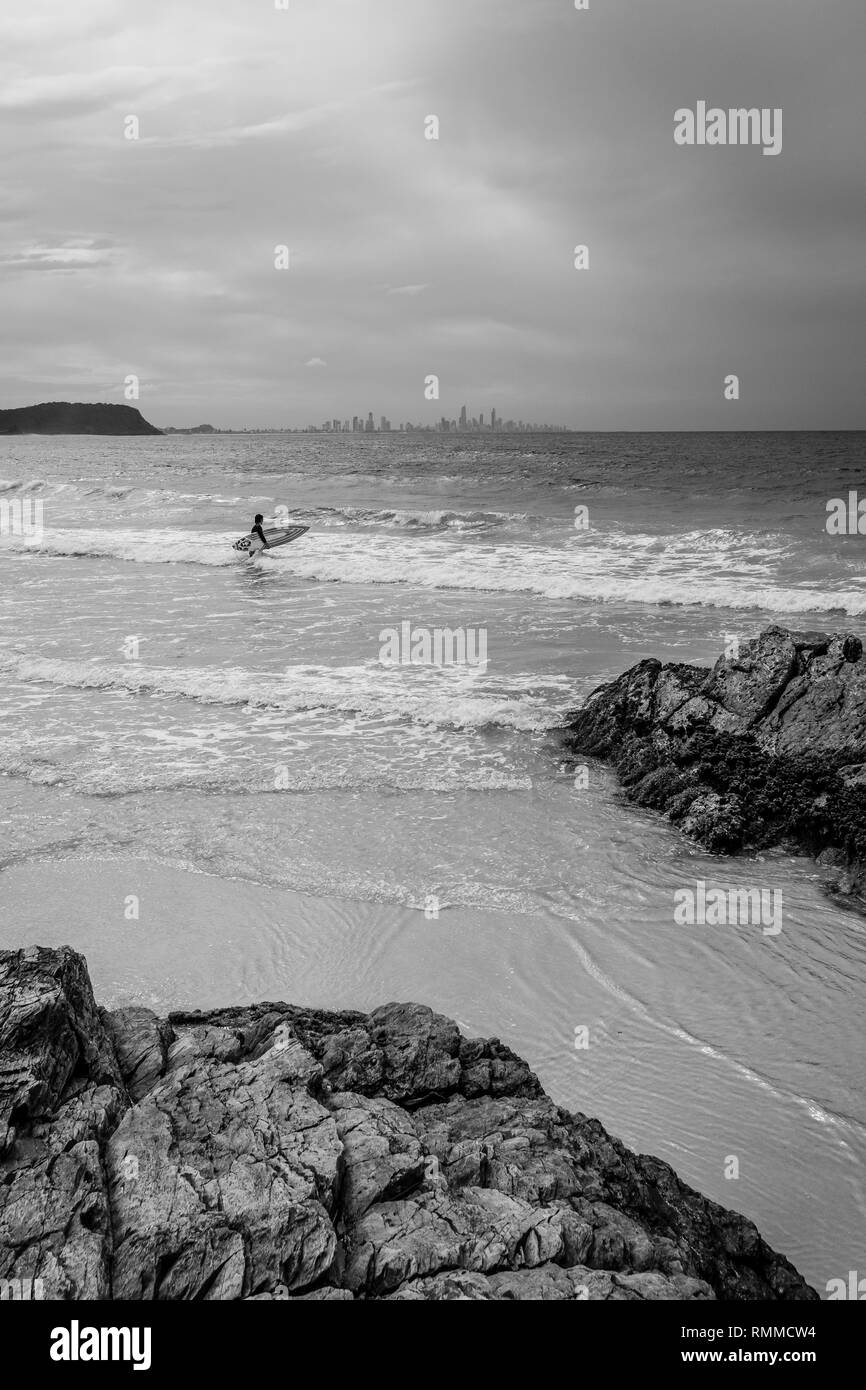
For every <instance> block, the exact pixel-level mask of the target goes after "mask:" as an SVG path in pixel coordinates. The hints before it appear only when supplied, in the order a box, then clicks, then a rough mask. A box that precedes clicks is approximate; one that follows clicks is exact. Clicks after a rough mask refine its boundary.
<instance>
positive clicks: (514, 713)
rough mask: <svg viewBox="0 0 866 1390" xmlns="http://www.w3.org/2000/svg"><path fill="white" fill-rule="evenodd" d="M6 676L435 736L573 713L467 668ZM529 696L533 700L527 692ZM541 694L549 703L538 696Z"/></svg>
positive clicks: (524, 726) (558, 683)
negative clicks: (403, 723)
mask: <svg viewBox="0 0 866 1390" xmlns="http://www.w3.org/2000/svg"><path fill="white" fill-rule="evenodd" d="M0 673H2V674H3V675H5V676H7V677H10V678H12V679H17V680H24V681H46V682H48V683H50V684H52V685H63V686H70V687H74V688H75V689H79V690H128V691H131V692H133V693H135V694H141V695H163V696H175V697H179V698H181V699H189V700H199V701H201V702H202V703H203V704H214V705H246V706H249V707H250V708H251V709H275V710H280V711H282V712H284V713H286V714H295V713H301V712H303V711H312V710H334V711H338V712H340V713H344V714H359V715H364V716H368V717H374V718H384V719H388V720H402V719H408V720H411V721H412V722H413V723H416V724H419V725H428V726H431V727H434V728H456V729H483V728H487V727H490V726H498V727H500V728H506V729H515V730H521V731H524V732H534V731H542V730H546V729H552V728H556V727H558V726H559V725H560V724H561V723H562V720H563V717H564V715H565V713H566V711H567V710H568V709H571V708H573V707H574V705H575V704H576V703H577V691H576V687H575V686H574V685H573V683H572V682H570V681H568V680H567V679H566V678H565V677H552V676H551V677H543V678H539V677H538V676H532V675H517V676H512V677H509V678H507V679H506V678H504V677H498V678H496V679H495V680H494V679H491V678H490V677H489V676H488V675H487V674H486V673H482V672H481V671H479V670H478V669H476V668H468V667H456V666H455V667H443V668H431V667H422V666H417V667H400V666H381V665H379V664H378V663H373V662H371V663H369V664H367V665H363V666H361V665H359V666H339V667H326V666H290V667H288V668H287V669H286V670H284V671H283V672H279V673H278V672H261V673H257V672H254V671H248V670H246V669H244V668H243V667H233V668H229V669H228V670H213V669H208V668H203V667H187V668H186V669H182V670H178V669H176V668H174V667H145V666H140V665H138V664H132V663H130V664H129V665H123V666H119V665H109V664H106V663H102V662H87V661H62V660H55V659H53V658H49V657H32V656H27V655H24V654H22V653H13V654H5V655H3V656H0ZM529 688H531V689H532V690H533V692H534V693H533V694H531V695H528V694H525V693H524V692H525V691H526V690H527V689H529ZM539 690H541V691H542V692H543V693H541V694H539V693H535V692H538V691H539Z"/></svg>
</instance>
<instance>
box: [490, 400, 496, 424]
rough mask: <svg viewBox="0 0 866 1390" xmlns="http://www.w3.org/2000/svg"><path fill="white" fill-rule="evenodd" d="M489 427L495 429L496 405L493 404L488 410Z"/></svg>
mask: <svg viewBox="0 0 866 1390" xmlns="http://www.w3.org/2000/svg"><path fill="white" fill-rule="evenodd" d="M490 428H491V429H492V430H495V429H496V407H495V406H494V407H493V409H492V410H491V412H490Z"/></svg>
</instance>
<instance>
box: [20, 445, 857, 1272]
mask: <svg viewBox="0 0 866 1390" xmlns="http://www.w3.org/2000/svg"><path fill="white" fill-rule="evenodd" d="M859 457H862V437H860V436H852V435H849V436H830V435H822V436H772V435H760V436H744V437H737V436H692V435H689V436H645V437H640V436H621V437H618V436H582V437H575V438H565V437H563V438H557V439H554V440H551V439H549V438H542V437H516V436H515V437H512V438H511V439H506V438H496V439H481V438H475V439H468V438H462V437H461V438H451V439H449V438H447V437H446V438H437V437H434V436H427V437H424V436H415V437H410V438H407V439H402V438H399V437H392V438H390V439H388V438H385V437H381V436H380V437H376V438H373V439H369V440H368V439H360V440H359V439H351V438H348V439H341V438H339V437H336V438H330V437H319V438H317V437H315V436H284V437H275V436H249V437H242V436H219V437H217V438H214V439H195V438H192V439H190V438H178V437H166V438H161V439H154V440H149V439H148V440H122V441H118V440H98V439H96V440H91V439H81V438H67V439H37V438H27V439H21V440H9V439H4V440H0V478H3V479H5V483H3V484H0V486H2V487H3V488H4V489H5V490H4V491H2V492H0V497H5V498H7V499H9V500H12V501H14V500H15V499H16V498H17V499H19V500H24V499H27V498H29V499H30V500H31V502H32V503H34V502H35V501H36V500H37V499H38V500H41V502H42V518H43V525H44V532H43V534H42V535H41V537H36V536H32V535H26V534H25V535H6V536H3V537H0V577H2V588H0V621H2V627H0V677H2V681H0V712H2V724H0V727H2V731H3V732H2V736H0V770H2V771H3V772H4V773H5V774H6V776H5V777H3V778H2V779H0V814H2V817H3V823H4V840H3V851H2V865H3V867H4V872H3V874H2V879H0V884H2V886H3V890H4V892H3V896H4V903H5V905H6V909H7V910H6V911H5V912H4V914H3V921H2V925H0V942H2V944H4V945H16V944H19V943H20V942H24V941H34V940H42V941H46V942H47V941H49V940H50V941H58V942H59V941H62V940H66V941H69V942H70V943H71V944H73V945H75V946H77V947H79V948H80V949H83V950H84V951H85V952H86V954H87V955H88V959H89V961H90V964H91V968H92V970H93V973H94V979H95V982H96V985H97V991H98V993H99V996H100V998H101V999H102V1000H103V1001H104V1002H106V1003H112V1004H116V1003H119V1002H129V1001H130V1000H139V1001H142V1002H146V1003H148V1004H150V1005H151V1006H152V1007H155V1008H158V1009H163V1010H164V1009H166V1008H169V1007H176V1006H180V1005H184V1006H201V1007H205V1006H208V1005H213V1004H217V1003H229V1002H239V1001H240V1000H247V999H249V1000H252V999H255V998H261V997H272V998H273V997H284V998H288V999H291V1000H292V1001H294V1002H309V1003H315V1004H321V1005H325V1006H331V1007H339V1006H357V1007H362V1008H367V1007H372V1006H375V1005H376V1004H378V1003H382V1002H385V1001H386V1000H387V999H390V998H404V999H406V998H417V999H420V1000H423V1001H425V1002H428V1003H430V1004H431V1005H433V1006H434V1007H437V1008H439V1009H441V1010H442V1011H444V1012H446V1013H448V1014H450V1015H452V1016H454V1017H456V1018H457V1019H458V1021H459V1022H460V1023H461V1025H462V1026H464V1027H466V1028H467V1029H468V1030H469V1031H472V1032H478V1033H484V1034H491V1033H492V1034H496V1035H498V1036H500V1037H502V1038H503V1039H504V1040H505V1041H506V1042H508V1043H509V1044H510V1045H511V1046H513V1047H514V1048H515V1049H516V1050H517V1051H519V1052H520V1053H522V1054H523V1055H525V1056H526V1057H527V1058H528V1059H529V1060H530V1062H531V1063H532V1065H533V1067H534V1068H535V1069H536V1070H537V1071H538V1073H539V1075H540V1077H541V1079H542V1081H543V1083H544V1084H545V1086H546V1087H547V1089H548V1090H549V1091H550V1092H551V1094H552V1095H554V1097H555V1098H556V1099H557V1100H558V1101H560V1102H562V1103H563V1104H566V1105H568V1106H569V1107H570V1108H574V1109H580V1110H583V1111H584V1112H586V1113H589V1114H595V1115H598V1116H599V1118H600V1119H601V1120H602V1121H603V1122H604V1123H605V1125H606V1126H607V1127H608V1128H609V1129H611V1131H612V1132H614V1133H617V1134H619V1135H621V1137H622V1138H623V1139H625V1140H626V1142H628V1143H629V1144H630V1145H632V1146H633V1147H635V1148H638V1149H640V1150H642V1151H644V1152H652V1153H657V1154H659V1155H660V1156H661V1157H663V1158H666V1159H668V1160H669V1161H670V1162H671V1163H673V1164H674V1166H675V1167H676V1168H677V1170H678V1171H679V1172H680V1174H681V1175H682V1176H683V1177H684V1178H685V1179H686V1180H687V1181H690V1182H692V1183H693V1184H694V1185H695V1186H697V1187H699V1188H700V1189H701V1190H702V1191H704V1192H706V1193H708V1194H709V1195H711V1196H713V1197H714V1198H716V1199H717V1200H718V1201H720V1202H723V1203H725V1204H726V1205H728V1206H732V1207H735V1208H737V1209H738V1210H740V1211H744V1212H746V1213H747V1214H748V1215H750V1216H752V1217H753V1218H754V1219H755V1220H756V1222H757V1224H758V1226H759V1228H760V1229H761V1231H762V1234H764V1235H765V1236H766V1238H767V1239H768V1240H769V1241H770V1242H771V1243H772V1244H774V1245H776V1246H777V1247H778V1248H780V1249H781V1250H783V1251H784V1253H785V1254H787V1255H788V1256H789V1257H790V1258H791V1259H792V1260H793V1261H794V1262H795V1263H796V1264H797V1265H798V1266H799V1267H800V1268H801V1269H802V1270H803V1272H804V1273H805V1274H806V1276H807V1277H808V1278H809V1279H810V1280H811V1281H812V1282H813V1283H814V1284H815V1285H816V1287H818V1288H819V1290H821V1291H822V1292H823V1290H824V1287H825V1285H826V1282H827V1280H828V1279H830V1278H835V1277H840V1276H842V1277H844V1276H846V1275H847V1271H848V1270H849V1269H852V1268H858V1267H859V1266H858V1258H859V1259H860V1262H861V1263H862V1259H863V1255H862V1250H863V1246H864V1236H866V1185H864V1158H866V1103H864V1095H863V1077H862V1063H861V1058H862V1045H861V1044H860V1041H859V1033H860V1029H859V1017H860V1012H861V1003H862V998H863V984H864V978H866V930H864V923H863V920H862V919H861V918H859V917H857V916H855V915H853V914H851V913H848V912H845V911H843V910H841V909H840V908H839V907H838V906H837V905H835V904H833V903H832V902H831V901H830V900H828V899H827V898H826V897H825V896H824V895H823V893H822V892H821V889H820V882H819V875H818V873H817V871H816V869H815V868H814V866H813V865H811V864H810V863H809V862H808V861H805V860H801V859H791V858H789V857H787V856H785V855H782V854H773V855H769V856H765V857H762V858H761V859H760V860H758V861H754V860H748V859H746V860H735V861H726V860H719V859H715V858H710V857H709V856H706V855H704V854H702V853H700V852H698V851H697V850H695V849H694V848H693V847H691V846H689V845H688V844H687V843H686V842H685V841H683V839H682V838H681V837H680V836H679V835H678V834H677V833H676V832H674V831H673V830H672V829H670V828H669V827H668V826H667V825H665V824H664V823H662V822H661V821H659V820H658V819H657V818H656V817H655V816H653V815H650V814H648V813H643V812H641V811H639V810H637V809H636V808H634V807H631V806H628V805H627V804H625V803H624V801H623V799H622V797H621V795H620V793H619V792H618V790H617V787H616V785H615V782H614V780H613V779H612V778H611V776H610V775H609V774H608V773H607V772H606V771H605V770H604V769H603V768H600V767H598V766H595V765H592V766H590V767H589V769H588V781H587V785H586V786H584V785H582V784H581V782H580V779H578V784H577V785H576V779H575V776H574V771H573V769H570V768H569V767H568V766H567V765H566V764H565V763H564V762H563V759H562V755H561V752H560V749H559V740H558V736H557V733H556V730H557V727H558V726H559V725H561V723H562V721H563V719H564V718H565V715H566V713H567V711H568V710H569V709H570V708H573V707H574V706H575V705H576V704H577V703H579V702H580V700H581V699H582V698H584V696H585V695H586V694H587V693H588V692H589V690H591V689H592V688H593V687H594V686H595V685H596V684H598V683H599V681H601V680H603V679H605V678H607V677H609V676H611V675H613V674H616V673H618V672H619V671H620V670H622V669H623V668H624V667H625V666H627V665H629V664H631V663H632V662H633V661H635V660H638V659H639V658H640V657H641V656H645V655H650V654H651V655H654V656H658V657H660V658H662V659H676V660H683V661H699V662H705V663H709V662H712V661H713V660H715V659H716V657H717V656H718V655H719V653H720V651H721V650H722V647H723V645H724V643H725V642H726V641H729V640H730V639H731V638H732V637H739V638H740V639H742V638H745V637H748V636H750V635H751V634H752V633H754V632H756V631H758V630H760V628H761V627H763V626H765V625H766V623H767V622H768V621H771V620H775V621H780V622H791V623H794V624H795V625H798V626H803V627H818V626H823V627H827V626H831V627H832V626H834V625H839V624H840V623H841V624H843V625H846V626H850V625H852V624H853V626H854V627H855V630H856V628H857V626H858V624H859V622H860V621H861V620H860V619H859V617H858V615H859V614H861V613H862V612H863V611H864V608H866V585H864V584H863V581H862V579H861V577H860V574H861V570H862V566H861V565H860V546H861V544H862V542H861V541H860V538H858V537H856V536H855V537H830V536H828V534H827V532H826V529H825V525H824V522H825V515H826V501H827V499H828V498H829V497H833V496H837V495H840V494H842V493H844V492H847V489H848V488H849V487H855V486H856V473H857V468H858V458H859ZM281 505H284V506H286V507H287V508H288V509H289V512H290V513H291V515H292V517H293V518H297V519H298V520H301V521H304V522H305V523H306V524H309V525H310V527H311V530H310V533H309V534H308V536H305V537H303V538H302V539H301V540H300V541H298V542H296V543H295V544H293V545H291V546H288V547H285V548H284V549H283V550H281V551H280V552H278V553H276V554H274V555H266V556H264V557H262V558H261V559H259V560H256V561H253V562H250V561H247V560H244V559H242V558H241V557H239V556H237V555H236V554H234V553H233V552H232V551H231V548H230V542H231V540H233V539H234V538H235V537H236V536H237V535H240V534H241V533H242V532H243V531H244V530H245V529H247V527H248V525H249V520H250V517H251V514H252V512H254V511H255V510H262V511H264V512H265V513H266V515H268V516H270V515H272V514H273V512H274V509H275V508H276V507H278V506H281ZM577 505H586V506H588V508H589V513H590V521H591V525H590V528H589V529H588V530H586V531H582V530H578V529H575V526H574V508H575V506H577ZM30 515H31V517H32V516H33V515H34V512H33V509H32V508H31V512H30ZM21 516H22V518H25V517H26V512H24V511H22V513H21ZM7 529H8V527H7ZM843 609H844V610H846V611H847V614H848V615H849V617H848V619H847V620H846V617H845V614H844V613H842V612H841V611H840V610H843ZM405 621H408V622H410V623H411V624H412V625H413V627H416V628H421V627H425V628H430V629H434V628H437V627H439V628H444V627H450V628H452V629H453V628H457V627H463V628H472V629H477V630H483V631H484V633H485V636H486V641H487V651H488V658H489V660H488V664H487V666H486V668H485V669H480V668H478V667H475V666H464V667H461V668H453V667H451V668H448V667H446V668H439V669H437V668H431V667H430V666H412V665H398V666H388V665H383V664H382V662H381V660H380V650H381V647H382V633H383V632H384V631H385V630H386V629H388V628H392V627H395V628H398V629H399V627H400V625H401V623H403V622H405ZM697 880H707V881H708V883H710V884H718V885H721V886H725V887H727V886H729V885H732V886H743V887H747V888H748V887H759V888H765V889H769V890H772V889H778V890H781V892H782V894H783V904H784V906H783V914H782V930H781V932H780V933H779V934H778V935H777V936H769V935H765V934H764V933H763V932H762V931H761V927H760V925H752V926H737V927H708V926H704V927H683V926H678V925H676V923H675V921H674V916H673V904H674V893H675V892H676V890H677V889H678V888H681V887H684V886H685V887H688V886H690V885H691V886H694V884H695V882H696V881H697ZM130 895H134V896H136V897H138V898H139V900H140V906H141V913H140V918H139V919H138V920H137V921H134V922H130V921H128V920H127V919H126V918H125V917H124V906H123V905H124V902H125V900H126V899H127V898H128V897H129V896H130ZM425 909H426V915H425ZM437 910H438V916H436V915H435V913H436V911H437ZM581 1026H586V1027H588V1028H589V1040H590V1041H589V1047H588V1048H586V1049H582V1050H579V1049H577V1048H576V1047H575V1045H574V1044H575V1029H577V1028H580V1027H581ZM730 1156H735V1157H737V1158H738V1159H739V1165H740V1176H739V1178H738V1179H736V1180H727V1179H726V1178H725V1177H724V1171H725V1165H726V1162H727V1161H728V1159H729V1157H730Z"/></svg>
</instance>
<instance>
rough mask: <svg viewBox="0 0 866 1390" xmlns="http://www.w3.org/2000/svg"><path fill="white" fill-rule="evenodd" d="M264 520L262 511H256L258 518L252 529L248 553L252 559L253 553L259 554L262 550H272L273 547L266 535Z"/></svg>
mask: <svg viewBox="0 0 866 1390" xmlns="http://www.w3.org/2000/svg"><path fill="white" fill-rule="evenodd" d="M263 521H264V517H263V516H262V514H261V512H256V519H255V521H254V522H253V527H252V530H251V531H250V548H249V551H248V554H249V556H250V558H251V559H252V557H253V555H257V554H258V552H259V551H260V550H270V548H271V547H270V546H269V545H268V541H267V537H266V536H265V533H264V531H263V530H262V522H263Z"/></svg>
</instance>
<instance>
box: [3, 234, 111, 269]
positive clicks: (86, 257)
mask: <svg viewBox="0 0 866 1390" xmlns="http://www.w3.org/2000/svg"><path fill="white" fill-rule="evenodd" d="M114 259H115V248H113V247H111V246H107V245H106V244H105V243H104V242H100V241H98V240H97V239H95V238H88V237H79V238H71V239H69V240H67V241H64V242H61V243H59V244H58V245H54V246H51V245H44V244H42V245H36V246H26V247H22V248H21V249H20V250H19V251H11V252H0V266H3V267H16V268H18V269H20V270H60V271H75V270H92V269H93V268H94V267H95V266H100V265H106V264H108V263H110V262H111V261H113V260H114Z"/></svg>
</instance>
